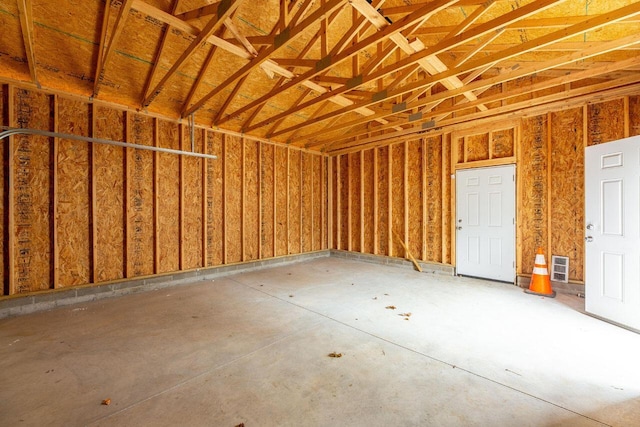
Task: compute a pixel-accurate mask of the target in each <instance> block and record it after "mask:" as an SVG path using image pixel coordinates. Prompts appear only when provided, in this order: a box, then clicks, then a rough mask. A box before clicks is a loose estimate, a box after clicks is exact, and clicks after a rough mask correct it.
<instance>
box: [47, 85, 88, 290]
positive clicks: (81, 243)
mask: <svg viewBox="0 0 640 427" xmlns="http://www.w3.org/2000/svg"><path fill="white" fill-rule="evenodd" d="M57 103H58V132H61V133H69V134H73V135H81V136H89V118H90V115H89V105H88V104H86V103H84V102H79V101H71V100H68V99H65V98H58V99H57ZM57 163H58V164H57V166H58V170H57V174H58V181H57V206H56V211H57V212H56V221H57V224H56V228H57V239H58V262H59V270H58V274H59V276H58V279H59V282H58V283H57V285H56V286H57V287H65V286H73V285H83V284H85V283H89V282H90V281H91V258H92V257H91V253H92V252H91V251H92V247H91V234H90V226H91V225H90V221H89V220H90V218H91V215H90V204H91V200H90V172H91V171H90V167H89V145H88V144H87V143H85V142H81V141H73V140H65V139H61V140H59V142H58V159H57Z"/></svg>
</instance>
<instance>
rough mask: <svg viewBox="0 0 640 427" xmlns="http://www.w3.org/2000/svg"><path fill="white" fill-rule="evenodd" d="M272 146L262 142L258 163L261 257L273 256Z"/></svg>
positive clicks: (273, 189) (273, 193)
mask: <svg viewBox="0 0 640 427" xmlns="http://www.w3.org/2000/svg"><path fill="white" fill-rule="evenodd" d="M274 150H275V148H274V146H273V145H271V144H262V153H261V156H262V157H261V160H260V164H261V166H262V168H261V171H260V173H261V176H260V197H261V199H262V236H261V238H260V244H261V245H262V257H263V258H270V257H273V256H275V252H274V245H273V242H274V239H273V232H274V230H273V201H274V197H275V196H276V195H275V185H274V182H273V179H274V174H273V171H274V161H273V160H274V158H273V156H274Z"/></svg>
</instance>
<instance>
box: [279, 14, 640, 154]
mask: <svg viewBox="0 0 640 427" xmlns="http://www.w3.org/2000/svg"><path fill="white" fill-rule="evenodd" d="M638 13H640V12H638ZM639 41H640V37H638V35H637V34H633V35H630V36H628V37H625V38H622V39H618V40H614V41H611V42H607V43H603V44H596V45H593V46H589V47H586V48H585V49H584V50H583V51H581V52H572V53H569V54H567V55H564V56H562V57H560V58H556V59H553V60H550V61H547V62H544V63H541V64H535V65H533V66H530V67H526V68H524V67H523V68H517V69H516V70H513V71H511V72H508V73H505V74H501V75H497V76H495V77H491V78H487V79H482V80H479V81H475V82H473V83H469V84H468V85H467V87H466V88H467V89H469V90H480V89H483V88H488V87H490V86H493V85H494V84H500V83H502V82H505V81H509V80H514V79H517V78H520V77H523V76H527V75H531V74H535V73H539V72H541V71H544V70H548V69H552V68H556V67H559V66H562V65H566V64H569V63H573V62H575V61H578V60H584V59H586V58H589V57H593V56H596V55H600V54H602V53H606V52H609V51H612V50H615V49H618V48H619V47H620V46H625V45H633V44H638V43H639ZM479 61H482V62H484V61H483V60H479ZM489 62H490V63H493V61H492V60H490V61H489ZM620 63H623V64H629V60H626V61H620V62H619V63H614V64H607V67H610V68H609V69H607V68H603V67H597V68H595V69H597V70H599V72H600V74H604V73H606V72H608V71H609V70H611V68H615V67H616V64H618V66H619V64H620ZM482 65H483V66H486V64H484V63H483V64H482ZM630 66H632V65H628V67H630ZM589 71H590V70H586V72H589ZM591 72H592V74H591V76H593V75H596V74H593V70H591ZM444 74H446V73H444ZM574 75H580V76H586V75H587V73H585V72H581V73H579V74H578V73H575V74H569V75H567V76H564V77H562V78H563V79H565V80H570V79H572V76H574ZM432 78H433V77H432ZM582 78H586V77H582ZM436 80H437V77H436ZM541 84H544V82H543V83H541ZM418 85H419V84H418ZM418 85H415V86H418ZM412 86H413V85H412ZM405 90H406V87H405V89H402V88H401V89H399V90H398V91H397V92H394V94H396V96H397V95H398V94H401V93H402V92H404V91H405ZM461 91H462V89H457V90H450V91H447V92H441V93H438V94H436V95H432V96H430V97H429V99H426V100H425V99H420V100H418V101H415V102H413V103H411V104H406V105H405V106H404V107H405V108H403V109H402V111H408V110H411V109H413V108H418V107H423V106H426V105H430V104H433V103H434V102H436V101H440V100H443V99H446V98H450V97H453V96H457V95H459V94H460V92H461ZM515 92H516V91H510V92H509V93H508V94H498V95H493V96H492V97H488V98H483V99H482V101H483V102H486V103H488V102H492V100H493V99H494V98H499V99H503V98H506V97H509V96H511V95H512V94H513V93H515ZM370 104H371V102H368V101H365V102H363V103H361V104H360V105H363V106H365V105H370ZM473 104H474V102H469V103H468V104H464V106H463V107H462V108H468V107H469V106H473ZM453 108H454V110H456V109H460V107H459V106H456V107H453ZM400 110H401V109H396V111H387V112H384V113H378V114H376V116H375V117H378V118H381V117H389V116H392V115H396V114H399V113H401V112H402V111H400ZM447 110H449V111H450V110H451V108H449V109H445V110H443V111H447ZM489 113H491V111H489ZM326 116H327V117H320V118H316V119H314V120H316V121H317V120H319V119H324V120H326V119H328V118H332V117H333V115H326ZM371 118H373V117H371ZM371 118H370V119H371ZM423 119H426V120H427V121H428V120H429V119H430V118H429V117H426V118H423ZM407 123H408V122H407ZM359 124H363V121H362V120H361V119H358V120H354V121H351V122H348V123H344V124H340V125H334V126H333V130H334V131H335V130H339V129H344V128H347V127H352V126H356V125H359ZM304 126H306V124H305V123H302V124H301V125H297V126H294V127H292V128H295V129H299V128H301V127H304ZM421 130H422V129H421ZM286 131H287V130H283V131H282V132H286ZM326 133H328V132H327V131H316V132H314V136H318V135H321V134H326ZM274 136H275V135H274ZM352 136H355V134H352ZM309 137H310V135H300V136H298V137H296V140H301V139H302V140H303V139H308V138H309ZM294 142H295V141H294ZM323 143H324V142H318V143H311V144H307V146H308V147H314V146H318V145H322V144H323ZM332 143H334V144H335V143H336V140H335V139H333V140H332Z"/></svg>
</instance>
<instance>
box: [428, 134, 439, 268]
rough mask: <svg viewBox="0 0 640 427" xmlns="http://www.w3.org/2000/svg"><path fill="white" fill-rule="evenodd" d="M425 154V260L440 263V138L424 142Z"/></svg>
mask: <svg viewBox="0 0 640 427" xmlns="http://www.w3.org/2000/svg"><path fill="white" fill-rule="evenodd" d="M425 146H426V152H425V163H426V170H425V174H426V182H427V188H426V194H424V198H425V199H426V200H425V202H426V203H425V206H426V212H425V214H424V220H425V232H426V233H425V234H426V239H425V240H426V242H425V243H426V260H428V261H435V262H441V261H442V215H443V209H442V203H443V200H442V137H441V136H435V137H431V138H427V139H426V140H425Z"/></svg>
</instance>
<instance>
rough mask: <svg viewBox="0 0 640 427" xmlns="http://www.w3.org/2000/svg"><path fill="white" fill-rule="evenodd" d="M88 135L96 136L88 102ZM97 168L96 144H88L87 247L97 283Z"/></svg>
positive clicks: (93, 106) (93, 280)
mask: <svg viewBox="0 0 640 427" xmlns="http://www.w3.org/2000/svg"><path fill="white" fill-rule="evenodd" d="M89 114H90V120H89V126H90V129H89V135H90V136H91V137H92V138H95V137H96V119H97V117H96V105H95V104H94V103H90V104H89ZM97 170H98V167H97V164H96V144H90V145H89V179H90V182H89V186H90V191H91V193H90V196H89V197H90V198H91V201H90V203H89V210H90V211H89V224H90V225H89V227H90V236H91V237H90V238H91V244H90V245H89V247H90V248H91V269H90V270H91V276H90V280H91V283H97V281H98V272H97V266H98V220H97V214H98V189H97V180H96V172H97Z"/></svg>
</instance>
